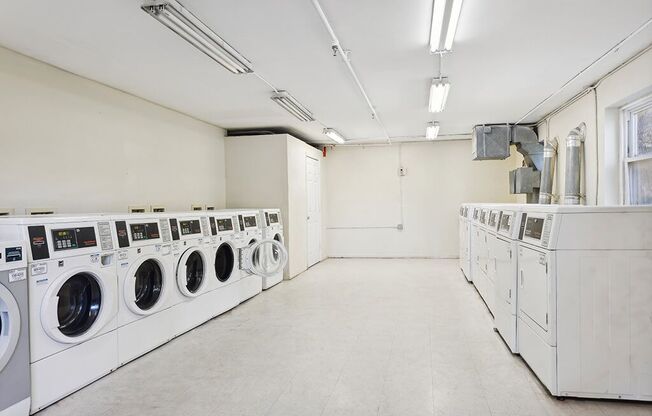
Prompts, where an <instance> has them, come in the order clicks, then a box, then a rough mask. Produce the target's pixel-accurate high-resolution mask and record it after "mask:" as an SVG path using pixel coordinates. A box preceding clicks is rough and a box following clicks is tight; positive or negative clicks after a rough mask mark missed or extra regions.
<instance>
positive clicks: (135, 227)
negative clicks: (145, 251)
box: [129, 222, 161, 241]
mask: <svg viewBox="0 0 652 416" xmlns="http://www.w3.org/2000/svg"><path fill="white" fill-rule="evenodd" d="M129 228H130V229H131V239H132V240H133V241H143V240H152V239H154V238H161V233H159V231H158V224H157V223H155V222H148V223H144V224H129Z"/></svg>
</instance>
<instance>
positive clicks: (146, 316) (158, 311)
mask: <svg viewBox="0 0 652 416" xmlns="http://www.w3.org/2000/svg"><path fill="white" fill-rule="evenodd" d="M111 224H112V226H113V227H114V229H115V233H116V236H117V243H118V250H117V252H116V256H117V274H118V293H119V302H118V358H119V362H120V365H122V364H125V363H127V362H129V361H131V360H133V359H135V358H138V357H140V356H141V355H143V354H145V353H147V352H149V351H151V350H153V349H154V348H156V347H158V346H160V345H162V344H164V343H166V342H168V341H169V340H170V339H172V338H173V336H174V327H173V324H172V322H173V316H172V313H173V311H172V309H171V306H172V305H174V304H175V298H174V296H173V291H176V290H177V288H176V279H175V275H174V259H173V255H172V237H171V233H170V223H169V222H168V220H167V219H164V218H157V217H156V216H153V217H150V216H148V215H146V214H127V215H118V216H112V217H111Z"/></svg>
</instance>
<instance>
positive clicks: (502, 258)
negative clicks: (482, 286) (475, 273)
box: [494, 237, 518, 313]
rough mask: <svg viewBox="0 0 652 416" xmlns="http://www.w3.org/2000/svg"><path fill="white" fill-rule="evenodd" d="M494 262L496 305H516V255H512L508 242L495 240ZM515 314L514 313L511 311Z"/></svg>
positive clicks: (500, 239) (499, 239) (510, 245)
mask: <svg viewBox="0 0 652 416" xmlns="http://www.w3.org/2000/svg"><path fill="white" fill-rule="evenodd" d="M494 256H495V261H496V275H495V278H496V281H495V283H496V303H498V302H502V303H506V304H507V305H515V304H516V274H517V272H518V271H517V270H516V267H514V265H515V264H516V253H512V244H511V242H510V241H507V240H503V239H502V238H500V237H498V238H496V242H495V245H494ZM512 312H513V313H516V311H512Z"/></svg>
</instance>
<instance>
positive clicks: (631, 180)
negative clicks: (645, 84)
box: [623, 95, 652, 205]
mask: <svg viewBox="0 0 652 416" xmlns="http://www.w3.org/2000/svg"><path fill="white" fill-rule="evenodd" d="M623 139H624V140H623V170H624V183H623V190H624V197H625V203H627V204H632V205H649V204H652V95H650V96H647V97H645V98H644V99H642V100H639V101H636V102H635V103H632V104H631V105H628V106H627V107H624V108H623Z"/></svg>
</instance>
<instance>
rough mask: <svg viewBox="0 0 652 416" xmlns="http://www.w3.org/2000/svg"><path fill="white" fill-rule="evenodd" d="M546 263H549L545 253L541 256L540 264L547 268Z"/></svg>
mask: <svg viewBox="0 0 652 416" xmlns="http://www.w3.org/2000/svg"><path fill="white" fill-rule="evenodd" d="M546 263H547V260H546V255H545V254H543V253H541V254H539V264H540V265H542V266H545V264H546Z"/></svg>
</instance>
